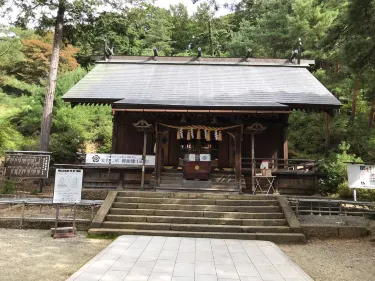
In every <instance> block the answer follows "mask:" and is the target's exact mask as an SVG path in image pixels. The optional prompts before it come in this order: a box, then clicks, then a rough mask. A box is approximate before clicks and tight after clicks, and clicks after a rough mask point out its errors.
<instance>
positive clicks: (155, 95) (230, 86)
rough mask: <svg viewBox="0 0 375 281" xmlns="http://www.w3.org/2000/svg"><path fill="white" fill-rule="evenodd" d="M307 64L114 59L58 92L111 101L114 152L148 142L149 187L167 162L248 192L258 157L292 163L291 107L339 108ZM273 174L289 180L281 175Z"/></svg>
mask: <svg viewBox="0 0 375 281" xmlns="http://www.w3.org/2000/svg"><path fill="white" fill-rule="evenodd" d="M311 63H312V62H311V61H303V60H302V61H301V64H300V65H298V64H295V63H292V62H289V61H285V60H260V59H247V60H245V59H242V58H238V59H235V58H233V59H228V58H224V59H220V58H186V57H185V58H176V57H172V58H168V57H128V56H127V57H124V56H122V57H113V58H111V59H110V60H107V61H102V62H98V64H97V65H96V66H95V68H94V69H93V70H92V71H91V72H90V73H89V74H88V75H87V76H86V77H84V78H83V79H82V80H81V81H80V82H78V83H77V84H76V85H75V86H74V87H73V88H72V89H71V90H70V91H69V92H68V93H67V94H65V95H64V96H63V99H64V100H65V101H68V102H71V103H72V104H73V105H78V104H110V105H111V106H112V112H113V140H112V141H113V142H112V153H115V154H142V153H144V151H143V148H144V140H145V139H146V151H145V152H146V155H155V156H156V162H155V167H154V169H148V170H147V171H146V182H149V183H150V184H151V185H153V186H154V187H155V188H158V187H160V185H161V184H162V180H161V178H162V173H163V169H164V170H166V169H172V170H177V171H181V173H182V174H181V175H182V177H183V178H184V180H193V181H196V182H197V184H198V185H199V183H202V185H204V183H203V182H204V181H205V180H210V176H211V173H214V172H219V171H225V172H229V173H233V175H234V179H235V187H236V189H237V190H238V191H241V190H243V189H245V188H246V187H247V189H248V190H251V189H252V188H254V175H255V173H256V172H257V171H256V169H257V168H258V167H257V165H256V161H258V160H261V159H267V161H268V162H269V163H270V165H271V167H270V169H272V170H273V171H274V172H275V173H278V170H285V171H288V170H289V167H290V165H289V164H288V163H289V162H288V161H289V160H288V144H287V128H288V117H289V114H290V112H291V111H292V110H314V111H324V112H327V114H328V113H331V112H332V110H334V109H335V108H338V107H339V106H340V105H341V104H340V102H339V101H338V100H337V99H336V98H335V97H334V96H333V95H332V94H331V93H329V91H328V90H327V89H325V88H324V86H323V85H321V84H320V83H319V82H318V81H317V80H316V79H315V78H314V77H313V76H312V74H311V73H310V72H309V71H308V67H309V66H310V64H311ZM327 116H328V115H327ZM140 120H144V121H146V122H147V123H148V124H150V125H152V126H151V128H150V130H148V132H147V134H145V133H143V132H141V131H139V130H138V129H137V128H136V127H135V126H134V124H135V123H137V122H139V121H140ZM202 157H203V158H205V160H203V159H202ZM280 160H281V162H282V163H280ZM290 161H291V163H292V160H290ZM190 162H191V163H190ZM204 162H206V163H204ZM279 163H280V164H279ZM305 164H306V163H305ZM296 167H297V166H296ZM303 167H304V168H303V171H304V174H305V176H306V175H309V176H311V178H309V181H310V182H313V181H314V171H312V172H311V169H309V173H306V171H307V169H305V168H306V167H305V166H303ZM206 171H208V174H207V173H206ZM310 172H311V173H310ZM137 173H138V174H140V171H138V172H136V171H130V170H127V171H126V172H125V174H137ZM289 174H290V173H289ZM300 174H301V173H299V172H295V173H294V174H292V175H291V176H290V177H291V182H293V183H294V184H296V183H297V182H298V184H305V183H302V182H301V181H300V178H299V176H300ZM122 176H123V175H122V174H121V177H122ZM125 176H126V175H125ZM279 177H280V179H281V181H283V185H286V186H287V185H288V181H287V180H285V179H286V178H288V177H289V176H288V173H286V174H285V173H284V174H282V173H279ZM243 178H244V179H245V183H246V187H245V186H244V185H243ZM133 179H135V177H133ZM138 179H139V177H138ZM198 180H199V181H198ZM120 181H121V182H122V179H120Z"/></svg>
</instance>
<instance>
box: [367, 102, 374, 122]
mask: <svg viewBox="0 0 375 281" xmlns="http://www.w3.org/2000/svg"><path fill="white" fill-rule="evenodd" d="M374 113H375V97H373V98H372V101H371V110H370V116H369V119H368V127H369V128H373V126H374Z"/></svg>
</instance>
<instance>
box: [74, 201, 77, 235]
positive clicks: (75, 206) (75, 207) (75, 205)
mask: <svg viewBox="0 0 375 281" xmlns="http://www.w3.org/2000/svg"><path fill="white" fill-rule="evenodd" d="M76 209H77V204H74V211H73V235H75V234H76Z"/></svg>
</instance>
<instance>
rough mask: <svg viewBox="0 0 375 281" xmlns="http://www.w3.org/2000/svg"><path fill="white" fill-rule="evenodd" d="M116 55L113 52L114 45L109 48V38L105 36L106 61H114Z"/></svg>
mask: <svg viewBox="0 0 375 281" xmlns="http://www.w3.org/2000/svg"><path fill="white" fill-rule="evenodd" d="M114 54H115V53H114V52H113V45H112V47H109V46H108V39H107V36H105V38H104V59H105V60H106V61H107V60H109V59H112V56H113V55H114Z"/></svg>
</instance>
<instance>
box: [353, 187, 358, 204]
mask: <svg viewBox="0 0 375 281" xmlns="http://www.w3.org/2000/svg"><path fill="white" fill-rule="evenodd" d="M353 197H354V201H355V202H356V201H357V189H356V188H354V190H353Z"/></svg>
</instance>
